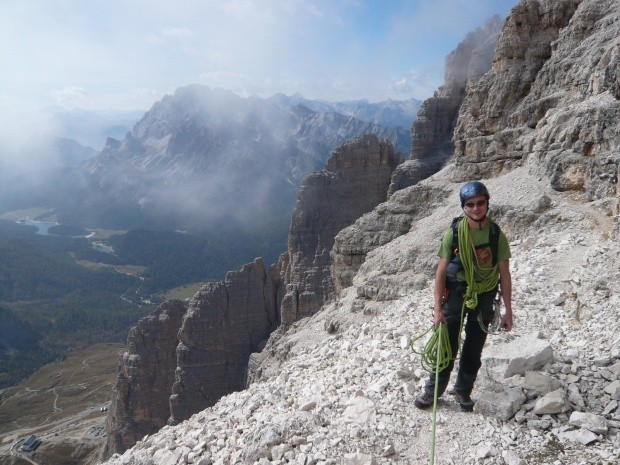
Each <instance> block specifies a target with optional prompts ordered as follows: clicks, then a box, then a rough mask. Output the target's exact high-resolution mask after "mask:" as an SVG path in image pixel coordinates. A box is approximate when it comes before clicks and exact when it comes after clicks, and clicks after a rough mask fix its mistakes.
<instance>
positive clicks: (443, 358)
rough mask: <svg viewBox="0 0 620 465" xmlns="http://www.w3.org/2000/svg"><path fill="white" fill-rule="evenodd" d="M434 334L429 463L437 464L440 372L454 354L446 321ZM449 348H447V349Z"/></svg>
mask: <svg viewBox="0 0 620 465" xmlns="http://www.w3.org/2000/svg"><path fill="white" fill-rule="evenodd" d="M433 334H436V335H437V336H436V338H435V339H436V343H435V344H434V345H433V347H435V346H436V347H437V351H436V352H435V354H436V355H435V391H434V394H433V428H432V431H431V450H430V452H429V457H428V464H429V465H435V437H436V430H437V397H438V395H437V394H438V389H439V372H440V371H442V370H444V369H445V368H446V367H447V366H448V364H449V363H450V358H451V357H452V354H451V353H450V338H449V335H448V327H447V326H446V325H445V323H439V325H438V326H437V328H436V329H435V331H433ZM446 349H447V350H446Z"/></svg>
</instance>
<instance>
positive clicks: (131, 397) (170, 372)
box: [104, 300, 187, 457]
mask: <svg viewBox="0 0 620 465" xmlns="http://www.w3.org/2000/svg"><path fill="white" fill-rule="evenodd" d="M186 311H187V309H186V308H185V305H184V304H183V302H181V301H178V300H176V301H169V302H166V303H164V304H162V305H161V306H159V307H158V308H157V309H156V310H155V311H154V312H153V313H151V314H150V315H149V316H147V317H146V318H143V319H141V320H140V321H139V322H138V324H137V325H136V326H134V327H133V328H131V330H130V331H129V335H128V336H127V351H126V352H125V353H123V355H122V356H121V359H120V361H119V366H118V376H117V378H116V385H115V386H114V388H113V390H112V401H111V405H110V409H109V413H108V418H107V421H106V423H107V424H106V429H107V431H108V438H107V443H106V448H105V451H104V456H105V457H108V456H109V455H111V454H112V453H114V452H119V451H125V450H126V449H128V448H129V447H131V446H133V445H134V444H135V443H136V441H138V440H139V439H140V438H142V437H143V436H144V435H145V434H151V433H154V432H156V431H158V430H159V429H161V428H162V427H163V426H165V425H166V424H168V418H169V417H170V407H169V398H170V391H171V389H172V384H173V383H174V372H175V370H176V366H177V363H176V358H177V357H176V351H175V349H176V346H177V344H178V342H179V337H178V332H179V329H180V328H181V324H182V322H183V317H184V315H185V313H186Z"/></svg>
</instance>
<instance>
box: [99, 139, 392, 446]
mask: <svg viewBox="0 0 620 465" xmlns="http://www.w3.org/2000/svg"><path fill="white" fill-rule="evenodd" d="M401 162H402V156H401V155H400V154H396V153H394V150H393V148H392V145H391V144H390V143H389V142H386V141H383V142H380V141H379V139H378V138H377V137H376V136H365V137H362V138H359V139H355V140H352V141H350V142H348V143H347V144H344V145H343V146H341V147H339V148H338V149H337V150H336V151H335V152H334V153H333V155H332V157H331V158H330V159H329V161H328V163H327V166H326V168H325V170H323V171H321V172H318V173H315V174H313V175H310V176H309V177H307V178H306V179H305V181H304V182H303V184H302V188H301V190H300V192H299V197H298V201H297V204H296V207H295V211H294V214H293V220H292V223H291V231H290V235H289V248H288V251H287V253H285V254H283V256H282V257H281V259H280V262H279V263H278V264H277V265H276V266H274V267H272V268H271V270H269V271H267V270H266V267H265V265H264V262H263V260H262V259H256V260H255V261H254V262H253V263H250V264H247V265H245V266H244V267H243V268H242V269H241V270H239V271H236V272H230V273H228V275H227V277H226V279H225V280H224V281H223V282H219V283H209V284H206V285H205V286H203V287H202V288H201V290H200V291H199V292H198V293H197V294H196V295H195V296H194V298H193V299H192V300H191V302H190V305H189V310H188V311H187V312H186V313H185V311H184V310H182V305H181V304H180V303H169V304H165V305H164V306H162V307H161V308H160V309H158V310H157V311H156V312H155V313H154V314H152V315H151V316H149V317H148V318H146V319H144V320H141V321H140V323H139V324H138V326H137V327H136V328H134V329H132V331H131V333H130V338H129V348H128V352H127V353H126V354H125V355H124V356H123V359H122V360H121V364H120V367H119V378H118V381H117V386H116V387H115V389H114V392H113V401H112V408H111V409H110V415H109V418H108V425H107V426H108V431H109V440H108V445H107V448H106V456H108V455H110V454H112V453H115V452H123V451H124V450H125V449H127V448H128V447H130V446H132V445H133V444H134V443H135V442H136V440H138V439H140V438H141V437H142V436H144V434H150V433H152V432H154V431H157V430H158V429H159V428H161V427H162V426H164V425H165V424H167V423H170V424H175V423H178V422H180V421H182V420H186V419H188V418H189V417H190V416H191V415H192V414H194V413H196V412H197V411H200V410H202V409H204V408H206V407H209V406H211V405H213V404H214V403H215V402H217V400H218V399H220V398H221V397H222V396H224V395H226V394H229V393H231V392H234V391H238V390H240V389H243V388H244V387H245V385H246V379H247V369H248V360H249V356H250V354H251V353H252V352H256V351H260V350H261V349H262V347H263V344H264V343H265V342H266V340H267V338H268V336H269V334H270V333H271V332H272V331H273V330H274V329H275V328H276V327H277V326H278V324H279V323H280V322H282V323H284V324H285V325H288V324H291V323H293V322H295V321H297V320H299V319H301V318H303V317H306V316H309V315H312V314H314V313H316V312H317V311H318V310H319V309H320V308H321V306H322V305H323V304H324V303H325V302H326V301H327V300H329V299H331V298H333V286H332V284H331V280H330V263H331V262H330V255H329V253H330V250H331V248H332V245H333V243H334V236H335V235H336V233H337V232H338V231H339V230H340V229H342V228H343V227H345V226H347V225H350V224H351V223H353V222H354V221H355V219H356V218H358V217H359V216H361V215H363V214H364V213H366V212H369V211H371V210H372V209H373V208H374V207H375V206H376V205H378V204H379V203H381V202H382V201H385V199H386V193H387V189H388V185H389V182H390V176H391V174H392V172H393V171H394V168H395V167H396V166H397V165H398V164H399V163H401ZM152 373H157V376H156V377H153V375H152ZM149 374H151V375H149ZM149 376H151V377H150V378H149ZM155 381H157V382H156V383H155ZM154 383H155V384H154ZM151 406H153V411H151V410H150V407H151Z"/></svg>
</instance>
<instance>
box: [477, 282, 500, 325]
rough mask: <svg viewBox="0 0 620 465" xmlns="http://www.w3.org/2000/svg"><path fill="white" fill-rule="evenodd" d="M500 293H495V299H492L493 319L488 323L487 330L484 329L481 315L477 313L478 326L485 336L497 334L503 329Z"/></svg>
mask: <svg viewBox="0 0 620 465" xmlns="http://www.w3.org/2000/svg"><path fill="white" fill-rule="evenodd" d="M501 297H502V294H501V293H499V292H498V293H497V295H496V296H495V298H494V299H493V318H492V319H491V322H490V323H489V326H488V328H487V327H485V324H484V322H483V321H482V313H478V324H480V328H482V330H483V331H484V332H485V333H487V334H499V333H501V332H502V331H503V330H504V329H503V328H502V302H501Z"/></svg>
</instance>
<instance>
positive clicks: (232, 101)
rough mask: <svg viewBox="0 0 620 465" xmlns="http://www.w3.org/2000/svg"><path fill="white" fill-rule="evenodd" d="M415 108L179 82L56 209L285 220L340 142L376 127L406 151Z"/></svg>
mask: <svg viewBox="0 0 620 465" xmlns="http://www.w3.org/2000/svg"><path fill="white" fill-rule="evenodd" d="M418 106H419V102H417V101H414V100H409V101H406V102H394V101H386V102H383V103H377V104H371V103H368V102H366V101H354V102H338V103H329V102H324V101H313V100H307V99H304V98H303V97H302V96H301V95H299V94H296V95H293V96H291V97H287V96H285V95H282V94H277V95H275V96H273V97H271V98H269V99H262V98H258V97H250V98H242V97H239V96H237V95H235V94H234V93H232V92H230V91H227V90H223V89H211V88H208V87H206V86H201V85H190V86H187V87H183V88H180V89H178V90H177V91H176V92H175V93H174V94H173V95H169V96H166V97H164V98H163V99H162V100H161V101H159V102H157V103H156V104H154V105H153V107H152V108H151V109H150V110H149V111H148V112H146V114H145V115H144V116H143V117H142V119H141V120H140V121H138V122H137V123H136V124H135V126H134V127H133V130H132V131H131V132H130V133H127V134H126V135H125V137H124V139H122V140H118V139H114V138H108V140H107V143H106V146H105V147H104V149H103V150H102V151H101V153H100V154H99V155H98V156H96V157H94V158H93V159H91V160H89V161H88V162H87V163H86V164H85V166H84V169H82V170H80V171H79V172H78V173H77V175H76V176H74V178H73V180H72V182H71V183H69V185H70V186H71V189H70V192H67V191H65V192H64V194H63V196H62V199H58V200H59V202H58V203H59V205H60V207H59V209H58V211H59V214H60V215H61V216H62V217H64V218H67V219H70V221H71V222H72V223H77V222H80V223H81V224H86V225H100V226H101V225H104V226H109V227H137V226H147V227H152V226H158V227H162V226H164V227H168V226H174V227H189V228H197V229H212V228H214V227H215V228H218V229H219V228H221V227H242V228H245V229H247V228H248V227H249V228H254V227H265V225H269V224H272V223H274V222H275V223H278V224H286V223H287V221H284V220H283V218H287V215H288V214H289V213H290V211H291V209H292V206H293V201H294V197H295V195H296V192H297V188H298V186H299V183H300V182H301V180H302V179H303V178H304V177H305V176H306V175H307V174H309V173H311V172H314V171H316V170H320V169H322V168H323V166H324V163H325V161H326V160H327V158H328V157H329V156H330V154H331V153H332V152H333V150H334V149H336V148H337V147H338V146H339V145H341V144H343V143H344V142H346V141H348V140H350V139H353V138H355V137H359V136H361V135H364V134H375V135H377V136H378V137H379V138H380V139H387V140H389V141H391V142H392V144H393V145H394V147H395V149H396V150H397V151H400V152H401V153H403V154H404V155H405V156H408V154H409V151H410V135H409V131H410V129H409V127H410V125H411V122H412V121H413V120H414V119H415V115H414V113H415V111H414V110H415V109H417V107H418ZM371 120H372V121H381V122H385V124H377V123H375V122H370V121H371ZM407 121H408V122H409V123H407ZM401 125H406V126H405V127H403V126H401Z"/></svg>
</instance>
